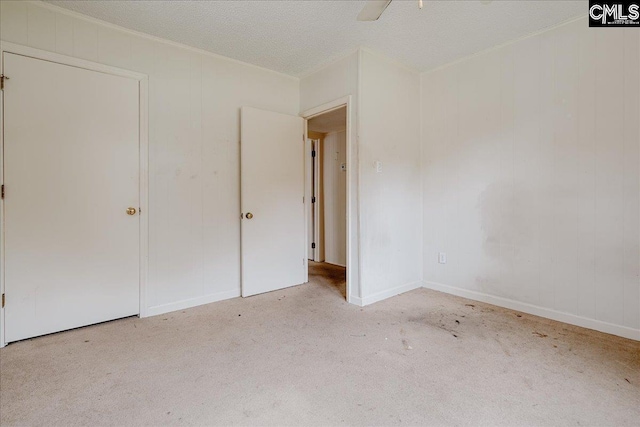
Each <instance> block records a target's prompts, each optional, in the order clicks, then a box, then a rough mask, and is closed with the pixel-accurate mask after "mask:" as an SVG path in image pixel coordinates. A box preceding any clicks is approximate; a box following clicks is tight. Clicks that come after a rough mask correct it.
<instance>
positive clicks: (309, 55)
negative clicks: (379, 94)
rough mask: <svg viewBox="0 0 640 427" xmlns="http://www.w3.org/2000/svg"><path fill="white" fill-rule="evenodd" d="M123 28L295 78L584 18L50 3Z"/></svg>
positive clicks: (301, 6)
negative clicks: (338, 63) (340, 62)
mask: <svg viewBox="0 0 640 427" xmlns="http://www.w3.org/2000/svg"><path fill="white" fill-rule="evenodd" d="M50 3H53V4H56V5H58V6H61V7H64V8H67V9H71V10H74V11H76V12H80V13H83V14H85V15H89V16H93V17H95V18H98V19H102V20H104V21H107V22H111V23H113V24H116V25H120V26H122V27H125V28H129V29H132V30H136V31H140V32H144V33H147V34H151V35H154V36H157V37H161V38H164V39H168V40H172V41H175V42H179V43H184V44H187V45H190V46H193V47H197V48H201V49H204V50H208V51H210V52H214V53H218V54H221V55H224V56H227V57H230V58H235V59H238V60H241V61H245V62H249V63H252V64H255V65H259V66H262V67H265V68H269V69H272V70H276V71H280V72H282V73H286V74H290V75H294V76H299V75H302V74H304V73H306V72H308V71H310V70H314V69H316V68H318V67H319V66H321V65H323V64H327V63H329V62H331V61H333V60H335V59H337V58H339V57H341V56H344V55H346V54H348V53H350V52H352V51H354V50H355V49H356V48H358V47H360V46H362V47H368V48H370V49H373V50H376V51H378V52H380V53H383V54H385V55H387V56H390V57H392V58H395V59H397V60H399V61H401V62H404V63H405V64H407V65H410V66H412V67H414V68H416V69H418V70H420V71H424V70H428V69H432V68H435V67H437V66H439V65H443V64H446V63H448V62H451V61H454V60H456V59H459V58H462V57H465V56H467V55H470V54H473V53H476V52H479V51H482V50H484V49H487V48H490V47H492V46H495V45H498V44H501V43H505V42H508V41H510V40H513V39H516V38H519V37H522V36H524V35H527V34H530V33H533V32H536V31H539V30H541V29H543V28H547V27H550V26H553V25H555V24H558V23H561V22H563V21H566V20H569V19H571V18H574V17H577V16H581V15H586V13H587V8H588V6H587V4H588V3H587V2H586V1H582V0H581V1H559V0H543V1H522V0H520V1H506V0H495V1H492V2H490V3H489V4H485V3H486V2H481V1H480V0H465V1H462V0H449V1H434V0H424V8H423V9H422V10H420V9H418V1H417V0H394V1H392V2H391V4H390V5H389V7H388V8H387V10H386V11H385V12H384V13H383V15H382V17H381V18H380V20H378V21H374V22H358V21H356V16H357V15H358V12H360V10H361V9H362V7H363V5H364V2H363V1H328V0H316V1H311V0H307V1H276V0H267V1H157V0H154V1H115V0H103V1H51V2H50Z"/></svg>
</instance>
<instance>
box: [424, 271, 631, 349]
mask: <svg viewBox="0 0 640 427" xmlns="http://www.w3.org/2000/svg"><path fill="white" fill-rule="evenodd" d="M423 286H424V287H425V288H427V289H432V290H435V291H440V292H444V293H447V294H451V295H456V296H459V297H463V298H468V299H472V300H475V301H480V302H485V303H487V304H493V305H497V306H498V307H504V308H508V309H511V310H517V311H522V312H523V313H528V314H533V315H535V316H540V317H545V318H547V319H551V320H556V321H558V322H564V323H569V324H571V325H575V326H580V327H583V328H587V329H593V330H596V331H600V332H604V333H607V334H612V335H618V336H620V337H624V338H629V339H632V340H640V329H633V328H629V327H627V326H620V325H614V324H612V323H607V322H603V321H601V320H595V319H590V318H588V317H582V316H578V315H575V314H571V313H565V312H562V311H556V310H552V309H550V308H545V307H540V306H537V305H533V304H527V303H524V302H520V301H515V300H512V299H509V298H503V297H497V296H493V295H489V294H485V293H482V292H477V291H469V290H466V289H461V288H456V287H454V286H449V285H443V284H442V283H435V282H428V281H425V282H423Z"/></svg>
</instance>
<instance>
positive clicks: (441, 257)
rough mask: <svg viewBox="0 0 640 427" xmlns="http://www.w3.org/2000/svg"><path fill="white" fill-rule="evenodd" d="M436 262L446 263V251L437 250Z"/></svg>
mask: <svg viewBox="0 0 640 427" xmlns="http://www.w3.org/2000/svg"><path fill="white" fill-rule="evenodd" d="M438 262H439V263H440V264H446V263H447V254H446V252H439V253H438Z"/></svg>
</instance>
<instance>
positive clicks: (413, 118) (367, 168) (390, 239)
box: [359, 50, 422, 304]
mask: <svg viewBox="0 0 640 427" xmlns="http://www.w3.org/2000/svg"><path fill="white" fill-rule="evenodd" d="M360 55H361V57H360V61H361V63H360V67H361V69H360V91H361V92H360V145H359V156H360V212H361V215H360V233H361V235H360V241H361V279H360V280H361V287H362V293H363V301H364V303H365V304H367V303H371V302H375V301H377V300H380V299H383V298H386V297H389V296H392V295H395V294H397V293H401V292H404V291H407V290H410V289H413V288H415V287H418V286H421V281H422V262H421V260H422V238H421V235H422V194H421V182H420V75H419V74H418V73H417V72H416V71H414V70H412V69H409V68H407V67H405V66H404V65H401V64H398V63H396V62H393V61H391V60H389V59H387V58H384V57H382V56H379V55H377V54H374V53H372V52H369V51H366V50H362V51H361V52H360ZM375 161H380V162H381V163H382V172H380V173H377V172H376V170H375V169H374V162H375Z"/></svg>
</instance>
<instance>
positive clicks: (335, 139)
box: [322, 130, 347, 267]
mask: <svg viewBox="0 0 640 427" xmlns="http://www.w3.org/2000/svg"><path fill="white" fill-rule="evenodd" d="M346 149H347V133H346V131H344V130H343V131H339V132H329V133H327V134H326V135H325V137H324V142H323V143H322V152H323V155H322V159H323V168H322V169H323V179H322V182H323V187H324V193H323V207H324V209H323V211H324V260H325V262H327V263H329V264H336V265H340V266H342V267H346V266H347V172H346V170H343V169H342V167H341V166H342V165H346V162H347V153H346Z"/></svg>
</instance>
